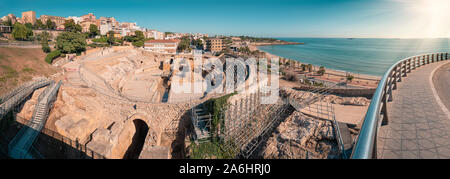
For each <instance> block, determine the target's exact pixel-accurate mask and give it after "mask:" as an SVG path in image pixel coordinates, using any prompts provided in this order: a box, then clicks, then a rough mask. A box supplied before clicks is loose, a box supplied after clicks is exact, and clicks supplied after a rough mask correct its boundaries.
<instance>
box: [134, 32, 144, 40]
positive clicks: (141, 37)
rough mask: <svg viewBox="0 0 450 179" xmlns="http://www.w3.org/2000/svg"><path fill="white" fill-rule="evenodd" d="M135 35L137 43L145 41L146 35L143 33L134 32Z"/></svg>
mask: <svg viewBox="0 0 450 179" xmlns="http://www.w3.org/2000/svg"><path fill="white" fill-rule="evenodd" d="M134 34H135V36H136V38H137V41H139V40H144V39H145V36H144V33H143V32H142V31H139V30H137V31H135V32H134Z"/></svg>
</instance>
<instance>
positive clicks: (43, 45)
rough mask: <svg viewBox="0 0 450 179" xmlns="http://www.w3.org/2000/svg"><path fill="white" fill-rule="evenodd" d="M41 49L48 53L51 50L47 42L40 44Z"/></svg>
mask: <svg viewBox="0 0 450 179" xmlns="http://www.w3.org/2000/svg"><path fill="white" fill-rule="evenodd" d="M42 51H44V52H45V53H49V52H50V51H51V49H50V47H49V46H48V43H47V44H42Z"/></svg>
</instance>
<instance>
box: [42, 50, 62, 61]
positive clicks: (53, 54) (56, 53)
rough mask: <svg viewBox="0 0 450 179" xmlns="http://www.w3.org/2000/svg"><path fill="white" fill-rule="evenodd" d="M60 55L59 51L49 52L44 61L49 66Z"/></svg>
mask: <svg viewBox="0 0 450 179" xmlns="http://www.w3.org/2000/svg"><path fill="white" fill-rule="evenodd" d="M60 55H61V51H59V50H55V51H53V52H50V53H49V54H47V57H45V61H46V62H47V63H49V64H52V62H53V60H54V59H55V58H58V57H59V56H60Z"/></svg>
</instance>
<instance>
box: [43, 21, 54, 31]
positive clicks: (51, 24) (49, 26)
mask: <svg viewBox="0 0 450 179" xmlns="http://www.w3.org/2000/svg"><path fill="white" fill-rule="evenodd" d="M45 28H46V29H48V30H54V29H56V23H55V22H53V21H52V20H50V19H47V22H45Z"/></svg>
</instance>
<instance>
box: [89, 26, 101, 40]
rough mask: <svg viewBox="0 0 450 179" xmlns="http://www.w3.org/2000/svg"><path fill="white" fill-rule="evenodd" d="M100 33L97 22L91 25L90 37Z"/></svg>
mask: <svg viewBox="0 0 450 179" xmlns="http://www.w3.org/2000/svg"><path fill="white" fill-rule="evenodd" d="M99 34H100V31H99V30H98V27H97V25H95V24H91V25H89V37H91V38H92V37H95V36H97V35H99Z"/></svg>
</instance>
